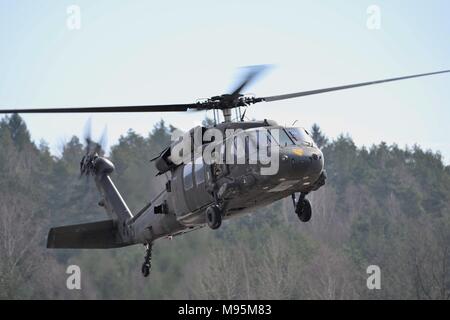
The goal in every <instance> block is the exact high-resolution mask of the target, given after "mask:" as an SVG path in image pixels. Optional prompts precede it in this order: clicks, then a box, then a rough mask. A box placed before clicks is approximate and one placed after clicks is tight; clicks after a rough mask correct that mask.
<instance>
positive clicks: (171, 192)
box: [0, 66, 450, 276]
mask: <svg viewBox="0 0 450 320" xmlns="http://www.w3.org/2000/svg"><path fill="white" fill-rule="evenodd" d="M263 69H264V66H255V67H249V68H248V73H247V75H246V77H244V79H243V80H242V81H241V82H240V83H239V85H237V86H236V89H235V90H233V91H232V92H231V93H230V94H223V95H220V96H215V97H212V98H209V99H206V100H203V101H199V102H196V103H191V104H172V105H141V106H113V107H86V108H78V107H77V108H73V107H70V108H46V109H36V108H32V109H13V110H11V109H9V110H1V109H0V113H49V114H51V113H80V112H81V113H83V112H84V113H102V112H103V113H106V112H107V113H112V112H118V113H123V112H182V111H188V110H213V112H214V119H215V121H214V125H213V126H212V128H213V129H215V130H216V131H219V132H221V133H223V138H221V139H218V140H215V139H204V136H205V133H206V132H207V130H208V128H204V127H197V128H194V129H192V130H190V131H189V132H188V133H187V134H185V136H184V139H179V140H174V141H172V143H171V145H170V146H167V148H166V149H164V150H162V152H161V153H160V155H159V156H158V157H157V158H155V159H153V162H154V163H155V166H156V168H157V170H158V175H157V176H156V177H155V182H154V184H155V185H156V186H157V187H158V189H159V193H157V194H156V196H155V197H153V198H152V199H149V202H148V204H146V205H145V206H144V207H143V208H142V210H140V211H139V212H137V213H135V214H133V213H131V212H130V210H129V208H128V206H127V204H126V203H125V201H124V199H123V198H122V196H121V194H120V193H119V191H118V190H117V188H116V187H115V185H114V184H113V182H112V180H111V174H112V172H113V171H114V165H113V163H112V162H111V161H110V160H108V159H107V158H105V157H103V156H101V154H102V153H101V146H100V144H98V143H95V142H93V141H92V140H91V139H90V137H88V138H87V139H86V141H87V147H86V155H85V156H84V157H83V159H82V160H81V164H80V170H81V175H88V176H93V177H94V180H95V183H96V186H97V188H98V190H99V192H100V195H101V199H100V202H99V205H100V206H102V207H104V208H105V210H106V212H107V213H108V215H109V218H110V219H108V220H105V221H98V222H91V223H84V224H78V225H69V226H62V227H56V228H52V229H51V230H50V232H49V234H48V241H47V247H48V248H118V247H124V246H129V245H134V244H144V245H145V246H146V255H145V261H144V264H143V266H142V273H143V275H144V276H148V275H149V272H150V260H151V252H152V244H153V242H154V241H155V240H157V239H160V238H165V237H167V238H171V237H172V236H176V235H180V234H183V233H186V232H189V231H192V230H195V229H198V228H201V227H203V226H205V225H208V226H209V227H211V228H212V229H217V228H219V227H220V225H221V222H222V220H223V219H229V218H231V217H235V216H238V215H241V214H244V213H249V212H252V211H253V210H254V209H255V208H256V207H258V206H265V205H268V204H270V203H272V202H274V201H277V200H279V199H282V198H285V197H292V200H293V206H294V210H295V213H296V214H297V215H298V218H299V219H300V220H301V221H303V222H307V221H309V220H310V218H311V204H310V202H309V201H308V199H306V196H307V195H308V193H310V192H312V191H315V190H317V189H319V188H320V187H321V186H323V185H324V184H325V179H326V174H325V170H324V158H323V155H322V152H321V151H320V149H319V148H318V147H317V145H316V144H315V143H314V141H313V139H312V138H311V136H310V135H309V133H308V132H307V131H306V130H304V129H303V128H296V127H284V126H280V125H278V124H277V123H276V122H274V121H271V120H264V121H244V116H245V111H244V113H243V114H242V113H241V108H242V107H247V106H249V105H252V104H256V103H260V102H272V101H278V100H285V99H291V98H297V97H302V96H308V95H315V94H320V93H326V92H330V91H338V90H344V89H350V88H356V87H362V86H368V85H373V84H379V83H384V82H390V81H398V80H404V79H410V78H416V77H422V76H429V75H436V74H441V73H447V72H450V70H445V71H439V72H432V73H424V74H416V75H411V76H405V77H398V78H391V79H384V80H378V81H371V82H363V83H357V84H351V85H344V86H338V87H331V88H325V89H318V90H311V91H303V92H296V93H290V94H283V95H277V96H267V97H254V96H249V95H243V94H241V92H242V90H244V88H246V87H247V86H248V85H249V83H250V82H252V81H253V80H254V79H255V78H256V77H257V76H258V75H259V74H260V73H261V72H262V71H263ZM219 110H221V111H222V112H223V120H224V121H223V122H221V123H219V120H218V119H219ZM232 112H234V113H235V115H236V116H237V119H236V121H232ZM230 129H240V130H237V131H234V133H233V134H231V135H226V132H227V130H228V132H229V130H230ZM231 132H233V131H231ZM255 132H258V133H259V134H258V135H254V134H253V133H255ZM275 132H276V134H274V133H275ZM198 133H199V136H200V137H201V138H200V143H198V139H197V140H196V139H194V138H195V136H196V135H197V134H198ZM252 134H253V135H252ZM243 135H244V136H245V138H244V143H243V145H241V147H242V148H243V149H244V151H245V152H244V155H245V156H244V160H245V161H244V163H242V161H241V162H239V161H232V162H231V163H229V162H227V161H218V160H223V158H222V156H224V155H225V153H227V149H230V148H236V144H237V142H236V140H237V138H238V137H242V136H243ZM186 137H187V139H188V140H190V139H192V140H193V143H192V144H191V145H192V150H191V151H195V150H197V151H198V150H200V151H202V150H205V149H206V148H208V146H212V145H214V146H215V148H214V150H216V151H217V150H218V151H217V152H216V153H214V155H215V157H213V159H210V160H211V161H205V159H204V158H203V157H202V156H201V155H200V156H199V157H198V152H192V153H191V152H188V154H189V156H186V154H184V155H183V154H181V157H182V161H181V162H180V161H175V159H174V158H175V154H173V152H174V150H176V149H177V146H180V143H182V141H183V140H184V142H186ZM194 140H196V141H194ZM230 141H231V143H229V142H230ZM183 145H184V144H183ZM188 145H189V144H188ZM252 145H253V146H254V147H255V148H253V150H256V151H259V150H261V149H265V148H266V147H267V146H270V147H272V146H277V152H276V160H277V161H276V162H277V168H276V169H277V170H276V171H275V172H274V173H272V174H262V171H263V169H264V168H265V167H266V165H265V164H262V163H261V162H256V163H250V161H249V154H251V152H250V149H251V148H250V146H252ZM183 152H185V150H183ZM183 152H182V153H183ZM257 153H258V152H257ZM177 154H178V151H177ZM200 154H202V153H201V152H200ZM237 154H238V153H237ZM178 155H179V154H178ZM272 156H273V155H272ZM178 158H179V157H178ZM272 160H273V157H272ZM143 170H144V169H143ZM296 194H298V196H296Z"/></svg>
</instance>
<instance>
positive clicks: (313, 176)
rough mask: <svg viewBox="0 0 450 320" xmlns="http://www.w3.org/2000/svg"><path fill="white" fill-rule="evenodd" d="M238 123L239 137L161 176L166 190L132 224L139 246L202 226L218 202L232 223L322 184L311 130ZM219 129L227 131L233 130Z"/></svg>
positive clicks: (321, 161) (319, 154)
mask: <svg viewBox="0 0 450 320" xmlns="http://www.w3.org/2000/svg"><path fill="white" fill-rule="evenodd" d="M238 124H240V127H239V128H237V129H240V131H239V132H235V133H234V134H232V135H229V136H227V137H226V138H225V139H223V140H222V141H217V140H216V141H214V142H210V143H205V144H203V146H202V148H201V150H203V153H202V154H200V155H198V156H193V157H191V159H190V161H184V162H183V163H182V164H180V165H178V166H176V167H173V168H172V169H171V170H170V171H166V172H164V173H163V174H161V175H160V176H159V177H158V179H160V180H161V181H159V182H158V185H161V186H165V187H162V188H161V190H160V192H159V193H158V194H157V196H156V197H155V198H154V199H152V204H151V205H150V206H149V207H148V208H147V209H146V210H145V212H143V213H142V214H141V216H140V217H138V218H137V219H136V221H135V222H134V223H133V226H132V227H133V228H132V229H133V230H132V234H133V235H134V237H135V241H138V242H146V241H153V240H155V239H157V238H161V237H167V236H174V235H179V234H182V233H185V232H188V231H191V230H194V229H197V228H200V227H203V226H204V225H205V223H206V220H205V210H206V208H208V207H209V206H211V205H213V204H214V203H216V202H217V201H220V202H221V203H222V204H223V209H224V210H223V212H224V213H223V218H224V219H229V218H232V217H235V216H238V215H242V214H245V213H249V212H252V211H254V210H255V209H256V208H258V207H261V206H266V205H268V204H270V203H272V202H274V201H277V200H280V199H283V198H285V197H287V196H290V195H291V194H293V193H296V192H302V193H308V192H310V191H313V190H316V189H318V188H319V187H320V186H321V185H323V182H324V181H321V177H322V176H323V172H324V158H323V154H322V152H321V150H320V149H319V148H318V147H317V146H316V144H315V143H314V141H313V140H312V138H311V137H310V136H309V133H308V132H307V131H306V130H304V129H302V128H285V127H282V126H278V125H277V124H276V123H274V122H268V121H264V122H246V123H238ZM230 125H233V126H236V123H232V124H230ZM218 127H219V129H220V130H222V131H223V132H225V131H226V129H228V128H229V127H228V128H227V126H226V125H225V124H222V127H220V126H218ZM261 132H262V133H261ZM246 137H249V138H246ZM239 139H240V140H241V142H242V143H241V144H239V142H238V141H239ZM265 139H267V140H265ZM263 142H264V143H263ZM252 144H254V145H253V148H252ZM208 145H209V146H210V148H209V149H210V150H211V148H212V145H215V146H216V148H215V150H216V151H218V153H217V154H215V155H216V158H215V159H213V160H210V159H207V158H208V157H205V153H204V152H205V150H206V149H208V148H207V146H208ZM262 151H264V152H262ZM255 153H256V154H255ZM262 154H264V157H265V159H264V160H265V162H264V163H262V162H261V161H256V163H255V161H253V162H252V160H255V159H256V160H262V159H260V158H264V157H262ZM217 155H218V157H217ZM207 160H208V161H207Z"/></svg>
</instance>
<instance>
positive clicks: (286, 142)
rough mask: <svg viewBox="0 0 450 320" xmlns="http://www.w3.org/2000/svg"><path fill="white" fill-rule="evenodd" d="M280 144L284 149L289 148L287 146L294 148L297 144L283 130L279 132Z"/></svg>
mask: <svg viewBox="0 0 450 320" xmlns="http://www.w3.org/2000/svg"><path fill="white" fill-rule="evenodd" d="M278 134H279V137H278V142H279V143H278V144H279V145H280V146H282V147H287V146H292V145H294V144H295V143H294V142H293V141H292V139H291V138H290V137H289V136H288V134H287V133H286V131H284V130H283V129H280V130H278Z"/></svg>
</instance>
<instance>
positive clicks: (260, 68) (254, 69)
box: [230, 64, 269, 100]
mask: <svg viewBox="0 0 450 320" xmlns="http://www.w3.org/2000/svg"><path fill="white" fill-rule="evenodd" d="M268 68H269V65H265V64H262V65H256V66H249V67H245V69H247V70H248V72H247V74H246V75H245V77H244V78H243V79H242V80H241V81H240V82H239V85H238V86H236V88H235V89H234V90H233V91H232V92H231V93H230V97H231V99H232V100H234V99H236V98H237V97H239V95H240V93H241V92H242V90H244V88H245V87H247V86H248V85H249V84H250V83H251V82H253V81H255V80H256V78H257V77H258V76H260V75H261V74H262V73H263V72H264V71H265V70H267V69H268Z"/></svg>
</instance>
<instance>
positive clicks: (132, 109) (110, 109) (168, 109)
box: [0, 103, 199, 114]
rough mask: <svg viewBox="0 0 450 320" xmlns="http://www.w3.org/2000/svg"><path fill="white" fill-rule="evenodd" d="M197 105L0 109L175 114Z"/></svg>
mask: <svg viewBox="0 0 450 320" xmlns="http://www.w3.org/2000/svg"><path fill="white" fill-rule="evenodd" d="M198 107H199V104H197V103H191V104H167V105H164V104H163V105H153V106H152V105H142V106H111V107H87V108H78V107H76V108H71V107H68V108H39V109H28V108H27V109H0V114H2V113H107V112H111V113H118V112H177V111H187V110H188V109H196V108H198Z"/></svg>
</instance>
